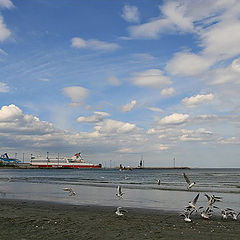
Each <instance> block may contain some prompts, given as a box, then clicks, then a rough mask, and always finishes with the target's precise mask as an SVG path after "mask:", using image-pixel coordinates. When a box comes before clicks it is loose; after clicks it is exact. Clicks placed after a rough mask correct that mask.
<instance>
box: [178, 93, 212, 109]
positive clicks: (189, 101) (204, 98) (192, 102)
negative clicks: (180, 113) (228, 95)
mask: <svg viewBox="0 0 240 240" xmlns="http://www.w3.org/2000/svg"><path fill="white" fill-rule="evenodd" d="M213 99H214V95H213V94H212V93H209V94H202V95H201V94H198V95H196V96H192V97H189V98H188V97H186V98H184V99H183V100H182V103H183V104H184V105H185V106H187V107H194V106H196V105H199V104H202V103H207V102H211V101H212V100H213Z"/></svg>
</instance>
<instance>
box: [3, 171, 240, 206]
mask: <svg viewBox="0 0 240 240" xmlns="http://www.w3.org/2000/svg"><path fill="white" fill-rule="evenodd" d="M183 172H185V173H186V174H187V175H188V177H189V178H190V180H191V181H194V182H196V185H195V186H194V187H193V188H192V189H191V190H190V191H189V190H187V184H186V182H185V180H184V178H183ZM157 180H160V181H161V184H160V185H157ZM118 185H121V186H122V190H123V192H124V195H123V198H122V199H118V198H117V197H116V195H115V194H116V188H117V186H118ZM64 187H71V188H73V189H74V191H75V192H76V193H77V194H76V196H68V193H67V192H64V191H63V190H62V189H63V188H64ZM197 193H200V198H199V201H198V205H199V206H200V205H201V206H204V205H206V202H207V201H206V200H207V199H206V197H205V196H204V193H207V194H214V195H216V196H221V197H222V198H223V201H222V202H221V203H218V204H217V205H218V206H219V207H220V208H225V207H230V208H234V209H236V210H237V211H240V169H184V170H183V169H167V170H166V169H164V170H161V169H156V170H155V169H154V170H150V169H133V170H132V171H129V170H126V171H119V170H117V169H1V170H0V197H1V198H6V199H29V200H42V201H53V202H62V203H68V204H77V205H86V204H87V205H104V206H123V207H136V208H151V209H164V210H173V211H181V210H182V209H183V208H184V206H186V205H187V203H188V202H189V201H190V200H191V199H192V198H194V197H195V196H196V194H197Z"/></svg>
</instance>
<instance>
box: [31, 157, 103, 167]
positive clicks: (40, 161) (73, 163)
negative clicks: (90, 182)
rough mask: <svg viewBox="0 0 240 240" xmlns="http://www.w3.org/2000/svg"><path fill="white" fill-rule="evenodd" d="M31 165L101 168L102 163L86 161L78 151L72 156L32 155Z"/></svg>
mask: <svg viewBox="0 0 240 240" xmlns="http://www.w3.org/2000/svg"><path fill="white" fill-rule="evenodd" d="M30 166H32V167H36V168H101V167H102V164H93V163H86V162H85V161H84V160H83V158H82V156H81V153H76V154H74V156H72V157H71V158H66V157H55V158H53V157H51V158H50V157H48V156H47V157H45V158H43V157H41V156H36V157H35V156H33V155H32V156H31V161H30Z"/></svg>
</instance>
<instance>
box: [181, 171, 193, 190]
mask: <svg viewBox="0 0 240 240" xmlns="http://www.w3.org/2000/svg"><path fill="white" fill-rule="evenodd" d="M183 177H184V178H185V181H186V182H187V184H188V187H187V189H188V190H189V189H190V188H191V187H193V185H195V184H196V183H195V182H191V181H190V180H189V178H188V176H187V175H186V174H185V173H183Z"/></svg>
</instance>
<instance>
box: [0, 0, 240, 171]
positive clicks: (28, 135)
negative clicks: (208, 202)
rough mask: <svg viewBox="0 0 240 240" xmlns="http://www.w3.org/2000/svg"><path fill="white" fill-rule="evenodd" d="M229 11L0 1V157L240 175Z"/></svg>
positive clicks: (236, 8) (233, 24) (212, 6)
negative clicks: (78, 156)
mask: <svg viewBox="0 0 240 240" xmlns="http://www.w3.org/2000/svg"><path fill="white" fill-rule="evenodd" d="M239 42H240V3H239V2H238V1H237V0H198V1H190V0H169V1H153V0H136V1H133V0H130V1H110V0H105V1H103V0H91V1H76V0H51V1H50V0H35V1H31V0H25V1H20V0H15V1H14V0H12V1H10V0H0V99H1V102H0V103H1V104H0V135H1V138H0V145H1V149H0V151H1V152H2V153H3V152H5V151H7V152H9V153H15V152H18V153H19V154H20V155H21V154H22V153H23V152H24V153H26V154H30V153H37V152H41V153H46V152H47V151H49V152H50V153H51V154H53V155H54V154H56V153H58V152H60V153H61V154H72V153H74V152H76V151H81V152H83V155H85V156H86V158H87V159H88V160H89V161H92V162H107V163H108V162H109V161H110V160H112V161H114V163H115V164H116V165H118V164H119V163H123V164H128V165H137V163H138V161H139V160H140V158H141V156H142V155H143V156H144V159H145V162H146V164H147V165H149V166H170V165H172V162H173V158H174V157H175V158H176V161H177V165H181V166H191V167H240V162H239V157H238V156H239V149H240V148H239V144H240V137H239V133H240V131H239V127H240V121H239V120H240V116H239V107H240V101H239V90H240V45H239Z"/></svg>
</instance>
